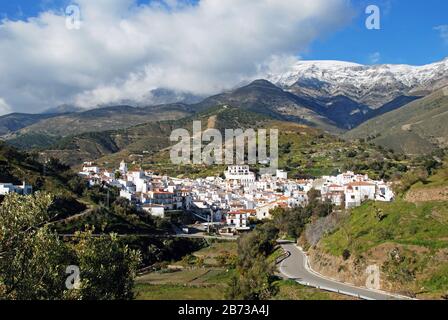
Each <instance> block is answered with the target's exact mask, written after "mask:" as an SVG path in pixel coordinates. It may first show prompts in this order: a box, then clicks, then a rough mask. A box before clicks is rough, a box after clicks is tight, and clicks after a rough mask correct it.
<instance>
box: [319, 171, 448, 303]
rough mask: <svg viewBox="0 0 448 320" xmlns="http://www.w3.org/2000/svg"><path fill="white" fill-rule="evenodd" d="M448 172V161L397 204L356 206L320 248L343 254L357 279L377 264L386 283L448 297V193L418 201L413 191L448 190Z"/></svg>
mask: <svg viewBox="0 0 448 320" xmlns="http://www.w3.org/2000/svg"><path fill="white" fill-rule="evenodd" d="M446 177H448V166H445V167H444V168H441V169H439V170H438V171H437V172H436V174H435V175H433V176H431V177H430V178H429V179H428V181H425V183H422V182H419V183H417V184H415V185H414V186H412V187H411V189H410V191H408V194H407V195H405V196H403V197H400V198H399V199H397V200H396V201H395V202H393V203H378V202H376V203H373V202H369V203H366V204H364V205H363V206H362V207H360V208H357V209H354V210H352V212H351V215H350V216H349V217H347V218H346V219H345V220H344V221H342V222H341V223H340V225H339V227H338V229H337V231H335V232H333V233H331V234H329V235H327V236H325V237H324V238H323V239H322V240H321V241H320V242H319V244H318V250H320V251H322V252H324V253H325V254H326V255H329V256H330V257H331V256H333V257H334V258H335V259H336V258H337V259H339V261H340V263H341V264H342V266H340V271H339V273H341V274H343V273H344V269H345V270H355V271H353V277H352V279H356V277H358V276H359V277H361V276H362V273H363V272H364V271H365V268H366V267H367V266H368V265H372V264H376V265H379V266H380V267H381V279H382V280H381V281H382V285H383V288H386V289H389V290H394V291H396V292H402V293H410V294H413V295H416V296H417V297H418V298H438V299H440V298H442V297H443V296H445V295H446V294H447V293H448V193H446V194H445V196H444V197H439V198H438V201H414V200H415V199H413V198H409V197H408V195H409V193H412V192H414V191H415V190H418V193H419V194H425V193H428V194H429V195H431V194H432V192H433V190H434V188H439V190H440V188H445V190H448V179H446ZM343 256H345V259H342V257H343ZM348 256H349V258H348V259H347V257H348ZM327 259H329V260H331V258H328V256H327ZM344 260H345V261H344ZM356 270H357V271H356ZM357 272H358V273H357Z"/></svg>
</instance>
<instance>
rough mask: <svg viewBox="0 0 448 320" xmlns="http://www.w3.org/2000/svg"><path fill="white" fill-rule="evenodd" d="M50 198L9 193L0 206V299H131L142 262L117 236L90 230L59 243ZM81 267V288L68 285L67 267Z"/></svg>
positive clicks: (40, 194)
mask: <svg viewBox="0 0 448 320" xmlns="http://www.w3.org/2000/svg"><path fill="white" fill-rule="evenodd" d="M53 200H54V199H53V196H51V195H49V194H46V193H36V194H35V195H30V196H19V195H17V194H10V195H8V196H6V197H5V199H4V201H3V202H2V204H1V206H0V299H25V300H27V299H29V300H31V299H32V300H37V299H42V300H44V299H45V300H51V299H74V298H75V299H130V298H132V284H133V280H134V277H135V272H136V269H137V266H138V264H139V261H140V255H139V253H138V252H136V251H133V250H130V249H129V248H128V247H127V246H124V245H123V244H122V243H121V242H120V241H119V240H118V238H117V236H116V235H107V236H101V237H94V236H93V230H92V229H88V230H87V231H86V232H82V233H77V237H76V241H75V242H74V243H71V242H69V243H66V242H63V241H62V240H61V239H60V237H59V236H58V234H56V232H54V231H52V230H51V223H52V222H54V221H56V220H57V219H58V217H59V214H58V212H56V211H55V210H51V206H52V203H53ZM71 265H76V266H78V267H79V269H80V272H81V274H80V276H81V288H80V290H79V291H71V290H69V289H68V288H67V287H66V284H65V283H66V280H67V277H68V275H67V274H66V269H67V267H68V266H71Z"/></svg>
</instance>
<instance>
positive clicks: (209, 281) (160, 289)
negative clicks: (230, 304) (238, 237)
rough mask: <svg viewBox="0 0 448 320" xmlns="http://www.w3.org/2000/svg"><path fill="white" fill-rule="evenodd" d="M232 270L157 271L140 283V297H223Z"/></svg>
mask: <svg viewBox="0 0 448 320" xmlns="http://www.w3.org/2000/svg"><path fill="white" fill-rule="evenodd" d="M231 275H232V271H227V270H225V269H217V268H204V269H193V270H181V271H175V272H171V273H160V272H154V273H150V274H148V275H145V276H142V277H140V278H138V279H137V282H136V288H135V293H136V299H137V300H223V299H224V295H225V290H226V287H227V283H228V281H229V279H230V277H231Z"/></svg>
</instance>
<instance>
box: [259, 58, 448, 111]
mask: <svg viewBox="0 0 448 320" xmlns="http://www.w3.org/2000/svg"><path fill="white" fill-rule="evenodd" d="M446 79H448V58H447V59H445V60H443V61H440V62H437V63H433V64H428V65H424V66H411V65H394V64H382V65H361V64H357V63H351V62H343V61H299V62H297V63H296V64H295V65H293V66H292V67H291V68H290V69H289V70H288V71H287V72H284V73H281V74H270V75H268V80H269V81H271V82H273V83H275V84H276V85H278V86H280V87H282V88H284V89H286V90H290V91H296V92H297V91H299V92H303V93H305V94H308V95H314V96H318V95H321V96H335V95H345V96H347V97H349V98H352V99H353V100H355V101H358V102H362V103H366V104H369V105H370V106H372V107H378V106H379V105H381V104H382V103H386V102H389V101H387V100H388V99H394V98H396V97H398V96H400V95H406V94H409V92H410V91H412V90H413V89H416V88H422V87H423V88H426V87H429V86H431V85H433V84H435V83H437V82H439V81H441V80H446ZM372 99H374V100H375V101H372Z"/></svg>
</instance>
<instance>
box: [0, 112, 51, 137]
mask: <svg viewBox="0 0 448 320" xmlns="http://www.w3.org/2000/svg"><path fill="white" fill-rule="evenodd" d="M56 116H58V115H57V114H26V113H11V114H7V115H4V116H1V117H0V136H2V135H6V134H8V133H11V132H14V131H17V130H20V129H22V128H25V127H28V126H31V125H33V124H35V123H37V122H39V121H43V120H46V119H49V118H53V117H56Z"/></svg>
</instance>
